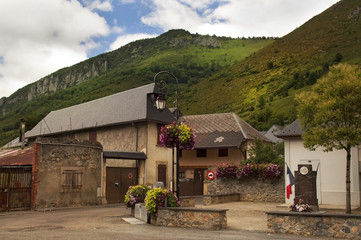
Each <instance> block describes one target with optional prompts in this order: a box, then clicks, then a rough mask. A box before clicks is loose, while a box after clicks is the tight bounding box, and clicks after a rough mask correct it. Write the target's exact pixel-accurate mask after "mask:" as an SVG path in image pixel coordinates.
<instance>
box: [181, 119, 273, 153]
mask: <svg viewBox="0 0 361 240" xmlns="http://www.w3.org/2000/svg"><path fill="white" fill-rule="evenodd" d="M181 122H183V123H185V124H187V125H189V126H191V127H193V128H194V129H195V132H196V136H197V137H196V144H195V148H196V149H197V148H198V149H200V148H231V147H237V148H239V147H240V146H241V143H242V142H244V141H246V140H251V139H256V138H258V139H261V140H263V141H267V142H270V140H269V139H267V138H266V137H265V136H263V135H262V134H261V133H260V132H258V131H257V130H256V129H254V128H253V127H252V126H251V125H249V124H248V123H247V122H245V121H244V120H243V119H241V118H240V117H239V116H237V115H236V114H235V113H218V114H204V115H191V116H183V117H182V118H181Z"/></svg>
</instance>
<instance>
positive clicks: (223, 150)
mask: <svg viewBox="0 0 361 240" xmlns="http://www.w3.org/2000/svg"><path fill="white" fill-rule="evenodd" d="M218 157H228V148H220V149H218Z"/></svg>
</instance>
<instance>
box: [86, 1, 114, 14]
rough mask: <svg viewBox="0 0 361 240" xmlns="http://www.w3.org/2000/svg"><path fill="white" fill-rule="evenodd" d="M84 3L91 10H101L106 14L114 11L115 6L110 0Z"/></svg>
mask: <svg viewBox="0 0 361 240" xmlns="http://www.w3.org/2000/svg"><path fill="white" fill-rule="evenodd" d="M83 2H84V4H85V5H86V6H87V8H89V9H90V10H100V11H104V12H111V11H113V6H112V3H111V2H110V0H104V1H101V0H83Z"/></svg>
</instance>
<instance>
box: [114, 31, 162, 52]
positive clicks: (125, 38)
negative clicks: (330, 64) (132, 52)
mask: <svg viewBox="0 0 361 240" xmlns="http://www.w3.org/2000/svg"><path fill="white" fill-rule="evenodd" d="M156 36H157V35H156V34H146V33H136V34H125V35H122V36H119V37H118V38H117V39H116V40H115V41H114V42H113V43H112V44H111V45H110V50H111V51H112V50H115V49H118V48H120V47H122V46H124V45H126V44H128V43H130V42H133V41H136V40H139V39H147V38H153V37H156Z"/></svg>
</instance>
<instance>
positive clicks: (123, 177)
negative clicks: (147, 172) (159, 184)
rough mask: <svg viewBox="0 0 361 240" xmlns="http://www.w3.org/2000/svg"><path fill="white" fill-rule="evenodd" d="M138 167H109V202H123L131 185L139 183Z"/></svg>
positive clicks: (107, 192) (107, 181)
mask: <svg viewBox="0 0 361 240" xmlns="http://www.w3.org/2000/svg"><path fill="white" fill-rule="evenodd" d="M137 172H138V171H137V168H120V167H107V170H106V174H107V175H106V199H107V202H108V203H123V202H124V196H125V194H126V193H127V191H128V188H129V187H130V186H135V185H137V184H138V174H137Z"/></svg>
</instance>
